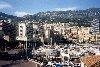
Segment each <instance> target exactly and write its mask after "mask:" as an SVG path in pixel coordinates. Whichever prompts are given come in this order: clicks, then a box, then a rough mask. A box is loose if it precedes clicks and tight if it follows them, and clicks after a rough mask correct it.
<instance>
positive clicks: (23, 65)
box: [0, 60, 36, 67]
mask: <svg viewBox="0 0 100 67" xmlns="http://www.w3.org/2000/svg"><path fill="white" fill-rule="evenodd" d="M0 67H36V64H35V63H33V62H31V61H23V62H22V61H19V62H16V63H10V61H3V60H0Z"/></svg>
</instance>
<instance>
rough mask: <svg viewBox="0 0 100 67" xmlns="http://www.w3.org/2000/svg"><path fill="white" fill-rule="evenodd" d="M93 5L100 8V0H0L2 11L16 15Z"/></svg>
mask: <svg viewBox="0 0 100 67" xmlns="http://www.w3.org/2000/svg"><path fill="white" fill-rule="evenodd" d="M92 7H96V8H100V0H0V12H4V13H7V14H13V15H16V16H23V15H26V14H35V13H38V12H45V11H66V10H79V9H87V8H92Z"/></svg>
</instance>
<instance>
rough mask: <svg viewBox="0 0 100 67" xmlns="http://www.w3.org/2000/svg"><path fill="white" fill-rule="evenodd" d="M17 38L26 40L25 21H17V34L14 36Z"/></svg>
mask: <svg viewBox="0 0 100 67" xmlns="http://www.w3.org/2000/svg"><path fill="white" fill-rule="evenodd" d="M16 39H17V40H22V41H26V40H27V37H26V24H25V23H18V35H17V37H16Z"/></svg>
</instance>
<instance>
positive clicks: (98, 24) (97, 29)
mask: <svg viewBox="0 0 100 67" xmlns="http://www.w3.org/2000/svg"><path fill="white" fill-rule="evenodd" d="M91 26H92V27H91V32H92V34H98V33H100V21H99V20H98V19H94V20H93V21H92V22H91Z"/></svg>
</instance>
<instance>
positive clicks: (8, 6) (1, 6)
mask: <svg viewBox="0 0 100 67" xmlns="http://www.w3.org/2000/svg"><path fill="white" fill-rule="evenodd" d="M4 8H12V5H11V4H9V3H7V2H0V9H4Z"/></svg>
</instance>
